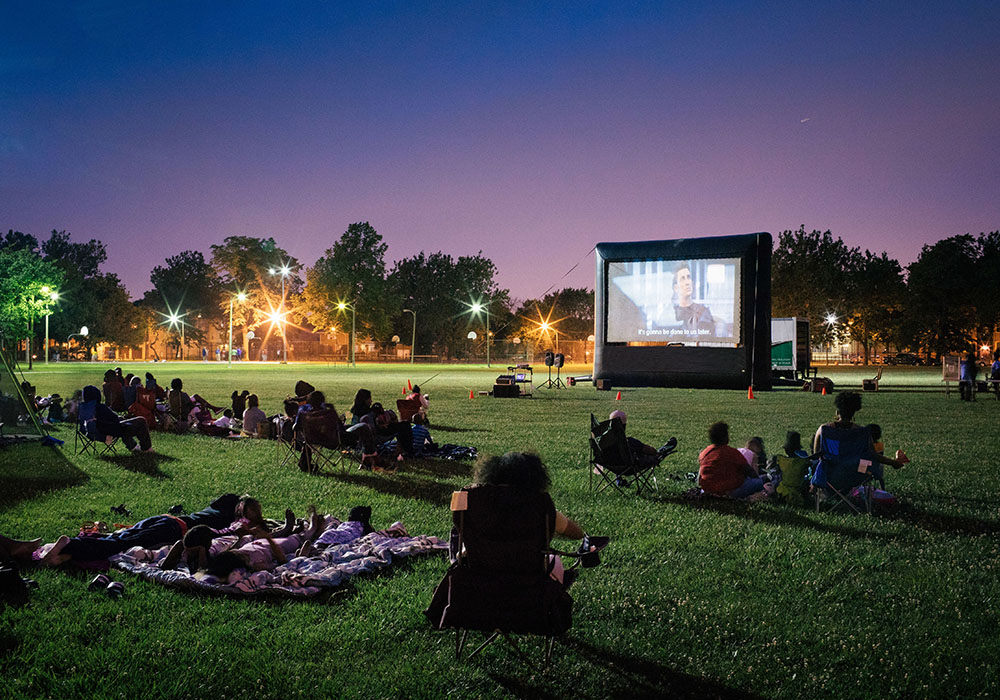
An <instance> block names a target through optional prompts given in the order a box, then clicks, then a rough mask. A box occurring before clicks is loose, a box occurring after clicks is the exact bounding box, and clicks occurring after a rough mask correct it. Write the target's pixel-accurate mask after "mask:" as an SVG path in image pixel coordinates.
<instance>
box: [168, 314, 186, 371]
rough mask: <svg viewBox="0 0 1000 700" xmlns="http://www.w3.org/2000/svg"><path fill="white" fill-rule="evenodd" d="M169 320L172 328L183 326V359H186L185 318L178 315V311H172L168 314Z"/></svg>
mask: <svg viewBox="0 0 1000 700" xmlns="http://www.w3.org/2000/svg"><path fill="white" fill-rule="evenodd" d="M167 321H168V322H169V323H170V326H171V327H172V328H177V326H178V325H180V327H181V361H183V360H184V319H183V318H182V317H181V316H178V315H177V314H176V313H172V314H170V315H169V316H167Z"/></svg>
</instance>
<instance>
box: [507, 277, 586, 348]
mask: <svg viewBox="0 0 1000 700" xmlns="http://www.w3.org/2000/svg"><path fill="white" fill-rule="evenodd" d="M515 316H516V320H515V321H514V322H513V325H512V327H513V328H515V329H516V330H517V332H518V333H519V334H521V335H527V336H531V335H538V324H539V322H540V321H547V322H548V323H551V324H553V325H554V327H555V329H556V331H557V332H558V333H559V335H560V336H561V337H563V338H566V339H574V340H586V339H587V336H589V335H591V334H592V333H593V332H594V293H593V292H592V291H591V290H589V289H586V288H583V287H581V288H574V287H566V288H565V289H560V290H558V291H555V292H550V293H549V294H546V295H545V296H544V297H542V298H541V299H528V300H527V301H525V302H523V303H522V304H521V305H520V307H518V309H517V311H516V312H515Z"/></svg>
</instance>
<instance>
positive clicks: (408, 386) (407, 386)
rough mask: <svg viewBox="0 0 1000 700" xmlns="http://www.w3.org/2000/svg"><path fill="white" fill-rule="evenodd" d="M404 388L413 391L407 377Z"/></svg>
mask: <svg viewBox="0 0 1000 700" xmlns="http://www.w3.org/2000/svg"><path fill="white" fill-rule="evenodd" d="M406 388H407V389H408V390H410V391H413V385H412V384H410V380H409V379H407V380H406Z"/></svg>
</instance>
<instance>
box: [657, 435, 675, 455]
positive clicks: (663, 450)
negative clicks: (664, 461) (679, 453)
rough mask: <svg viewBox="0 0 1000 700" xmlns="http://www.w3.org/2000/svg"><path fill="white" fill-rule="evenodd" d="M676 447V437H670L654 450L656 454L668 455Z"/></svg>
mask: <svg viewBox="0 0 1000 700" xmlns="http://www.w3.org/2000/svg"><path fill="white" fill-rule="evenodd" d="M676 449H677V438H675V437H672V438H670V439H669V440H667V441H666V442H665V443H663V446H662V447H660V449H658V450H657V451H656V453H657V454H658V455H661V456H662V455H668V454H670V453H671V452H673V451H674V450H676Z"/></svg>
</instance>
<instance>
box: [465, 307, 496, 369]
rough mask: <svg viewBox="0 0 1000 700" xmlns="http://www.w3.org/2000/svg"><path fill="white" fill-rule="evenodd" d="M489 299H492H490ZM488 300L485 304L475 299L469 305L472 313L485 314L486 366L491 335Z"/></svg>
mask: <svg viewBox="0 0 1000 700" xmlns="http://www.w3.org/2000/svg"><path fill="white" fill-rule="evenodd" d="M490 301H492V299H491V300H490ZM490 301H487V302H486V303H485V304H481V303H479V302H478V301H476V302H473V303H472V304H471V305H470V306H469V310H470V311H472V313H474V314H475V315H477V316H478V315H479V312H480V311H482V312H484V313H485V314H486V366H487V367H489V366H490V336H491V335H492V334H491V333H490Z"/></svg>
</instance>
